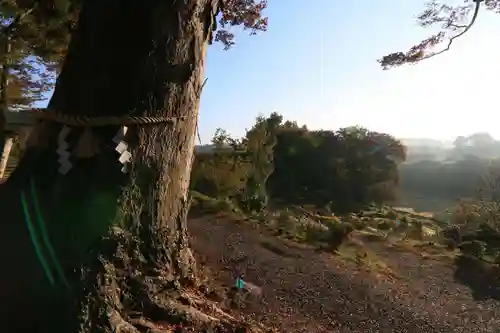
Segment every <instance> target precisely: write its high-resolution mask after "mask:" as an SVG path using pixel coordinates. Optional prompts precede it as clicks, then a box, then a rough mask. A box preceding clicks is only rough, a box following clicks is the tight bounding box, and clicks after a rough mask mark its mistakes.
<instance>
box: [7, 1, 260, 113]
mask: <svg viewBox="0 0 500 333" xmlns="http://www.w3.org/2000/svg"><path fill="white" fill-rule="evenodd" d="M218 3H219V12H218V21H217V23H218V24H217V30H216V31H215V34H214V36H213V40H214V41H216V42H220V43H222V44H223V46H224V48H225V49H229V48H230V47H231V46H232V45H234V43H235V35H234V32H233V30H232V27H233V26H240V27H242V28H243V29H244V30H248V31H249V33H250V34H256V33H257V32H258V31H265V30H266V29H267V17H264V16H263V15H262V12H263V10H264V9H265V8H266V6H267V2H266V1H256V0H244V1H240V0H220V1H219V2H218ZM81 5H82V0H5V1H2V2H0V31H1V37H0V38H2V40H3V43H5V42H6V41H7V39H9V43H10V45H11V50H10V52H9V54H8V55H7V56H6V60H7V61H8V71H9V84H8V101H7V104H8V105H9V106H10V107H11V108H23V107H30V106H32V105H33V104H34V103H36V102H38V101H41V100H43V99H44V98H45V97H44V95H43V94H44V93H46V92H48V91H50V90H51V89H53V88H54V84H55V78H56V76H57V74H58V72H59V71H60V69H61V66H62V63H63V60H64V59H65V56H66V53H67V48H68V45H69V41H70V38H71V33H72V32H73V31H74V30H75V28H76V26H77V24H78V15H79V12H80V8H81ZM2 45H3V44H2ZM2 49H3V48H2ZM96 52H99V50H96Z"/></svg>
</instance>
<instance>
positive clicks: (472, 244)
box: [459, 240, 485, 257]
mask: <svg viewBox="0 0 500 333" xmlns="http://www.w3.org/2000/svg"><path fill="white" fill-rule="evenodd" d="M459 248H460V251H462V253H464V254H468V255H471V256H475V257H481V256H482V255H483V253H484V251H485V244H484V243H483V242H480V241H477V240H472V241H466V242H463V243H462V244H460V246H459Z"/></svg>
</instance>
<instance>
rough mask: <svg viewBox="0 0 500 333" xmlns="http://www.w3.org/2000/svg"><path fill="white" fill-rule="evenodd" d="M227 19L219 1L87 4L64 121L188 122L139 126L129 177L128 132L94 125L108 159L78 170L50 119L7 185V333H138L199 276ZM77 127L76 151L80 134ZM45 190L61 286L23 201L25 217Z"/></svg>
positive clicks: (67, 73)
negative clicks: (214, 77) (214, 81)
mask: <svg viewBox="0 0 500 333" xmlns="http://www.w3.org/2000/svg"><path fill="white" fill-rule="evenodd" d="M215 12H216V4H215V1H212V0H196V1H194V0H177V1H173V0H172V1H167V0H148V1H137V0H106V1H93V0H87V1H84V4H83V8H82V11H81V14H80V21H79V27H78V29H77V31H76V32H75V33H74V35H73V38H72V40H71V43H70V46H69V52H68V55H67V57H66V60H65V63H64V66H63V69H62V72H61V74H60V76H59V78H58V80H57V84H56V90H55V93H54V96H53V98H52V100H51V101H50V105H49V107H50V108H52V109H54V110H56V111H57V112H60V113H63V114H66V115H87V116H123V115H145V116H172V117H177V116H185V117H186V119H185V120H181V121H178V122H176V123H175V124H174V125H171V124H170V125H167V124H158V125H153V126H149V127H141V126H137V127H131V128H129V131H131V132H132V133H131V135H129V136H128V138H129V139H128V141H129V143H130V145H131V153H132V156H133V159H132V162H131V163H130V165H129V170H130V171H129V172H128V173H126V174H124V173H122V172H121V167H122V165H121V164H120V163H119V162H118V153H117V152H116V151H115V150H114V148H115V147H116V143H114V142H113V141H112V138H113V136H114V135H115V133H116V132H117V131H118V127H117V126H110V127H104V128H100V129H98V130H95V131H94V133H98V136H99V139H100V140H101V145H100V150H101V153H100V154H99V155H97V157H93V158H88V159H77V158H74V157H72V161H73V165H74V166H73V168H72V169H71V170H70V171H69V172H68V173H67V174H66V175H61V174H59V173H58V171H57V169H58V166H59V165H58V162H57V158H58V156H57V154H56V149H57V135H58V133H59V131H60V130H61V128H62V125H60V124H56V123H51V124H50V128H48V130H47V132H48V144H47V146H46V147H42V148H40V147H38V148H28V149H27V150H26V152H25V154H24V156H23V158H22V160H21V162H20V164H19V166H18V168H17V170H16V171H15V172H14V173H13V174H12V176H11V177H10V179H9V180H8V181H7V183H6V184H4V185H2V186H1V187H0V198H1V200H2V201H1V203H0V205H2V213H3V212H4V211H7V212H8V213H9V214H8V216H7V218H5V217H2V218H1V219H2V222H3V229H2V237H1V239H0V260H1V261H0V262H1V263H2V277H1V278H0V279H1V282H2V290H1V291H0V307H1V309H0V310H1V312H0V313H1V314H0V316H1V317H2V318H1V322H2V326H3V327H4V328H5V327H9V329H10V331H8V332H14V331H15V332H23V331H26V332H35V331H36V332H44V330H43V329H42V327H43V326H40V325H45V324H47V323H48V322H49V323H50V322H51V323H52V327H51V330H50V331H51V332H59V331H61V332H65V333H69V332H75V331H80V332H108V331H112V330H114V331H116V332H135V329H136V328H135V327H134V326H131V325H129V324H130V323H131V322H132V319H131V317H130V316H129V314H130V313H131V312H133V311H137V312H141V313H143V314H144V316H146V317H148V318H149V319H151V320H155V319H158V318H154V317H158V316H159V313H160V312H161V311H160V309H163V310H165V304H163V305H161V304H160V303H161V302H160V301H158V299H156V298H155V295H154V294H155V293H156V294H159V293H160V292H161V290H159V288H167V289H169V288H170V290H171V289H172V288H175V287H176V286H177V288H178V286H179V285H186V283H187V282H191V283H192V282H193V281H195V279H196V271H195V267H194V259H193V256H192V254H191V251H190V248H189V244H188V237H187V230H186V214H187V210H188V199H187V190H188V184H189V177H190V171H191V162H192V157H193V149H194V138H195V135H194V134H195V131H196V123H197V115H198V106H199V94H200V90H201V88H202V76H203V65H204V58H205V48H206V45H207V42H208V40H209V38H210V34H211V29H212V26H213V24H212V22H213V20H214V14H215ZM72 133H73V134H70V136H69V139H68V141H69V143H70V149H69V150H70V151H71V150H72V149H73V148H74V146H75V142H76V140H77V139H78V137H79V136H80V134H81V130H79V129H72ZM130 138H131V139H130ZM34 186H36V188H35V189H34V192H35V193H36V198H37V201H39V204H40V206H41V211H42V215H43V217H44V221H45V224H46V226H47V231H48V234H49V238H50V240H51V243H52V245H53V247H54V248H55V253H56V255H57V258H58V262H59V263H60V264H61V266H62V268H63V271H64V275H58V274H57V270H56V269H55V268H56V265H55V264H52V265H51V267H52V272H54V273H53V274H54V276H55V278H54V279H55V281H56V282H55V284H56V286H55V287H52V286H51V285H50V283H49V281H48V279H47V278H46V274H45V273H44V270H43V269H42V266H41V264H40V262H39V259H38V257H37V255H36V252H35V250H34V246H33V244H32V241H31V240H30V233H29V231H28V228H27V227H26V222H25V221H26V218H25V214H24V213H23V206H22V203H21V199H20V198H21V197H23V193H24V196H25V197H28V201H29V202H28V208H27V210H28V211H31V212H33V211H36V201H35V199H34V198H31V197H30V193H31V192H30V191H31V190H32V189H33V188H34ZM32 215H36V214H32ZM33 223H34V222H33ZM39 234H41V232H39ZM43 251H45V254H47V253H48V252H49V251H48V250H47V247H46V248H45V250H43ZM46 257H50V256H49V255H47V256H46ZM82 267H83V268H82ZM63 277H65V278H66V280H67V281H68V282H69V286H70V288H69V289H65V288H66V287H65V284H64V278H63ZM67 290H69V291H67ZM49 302H51V303H50V304H49ZM68 302H71V303H68ZM73 303H78V304H77V306H76V309H77V310H78V313H75V312H72V310H73V309H74V307H71V306H68V304H73ZM57 306H59V307H57ZM64 310H67V311H66V312H64ZM70 310H71V311H70ZM19 311H24V314H20V312H19ZM168 311H169V310H165V311H163V312H164V313H163V315H165V314H166V312H168ZM41 313H43V315H44V316H45V319H44V320H43V321H40V320H41V319H40V317H42V315H40V314H41ZM14 316H15V317H14ZM65 316H66V317H65ZM9 317H10V321H9V320H8V319H9ZM57 318H60V320H59V321H58V322H57V324H56V323H55V320H56V319H57ZM76 318H79V319H80V324H79V325H80V326H78V327H76V326H75V322H76V321H75V320H74V319H76ZM39 319H40V320H39ZM165 319H166V318H165ZM127 322H128V323H127ZM5 323H8V326H6V324H5ZM63 324H65V325H66V324H67V325H66V326H65V325H63ZM34 325H37V326H34ZM14 327H15V328H14ZM35 327H36V329H35Z"/></svg>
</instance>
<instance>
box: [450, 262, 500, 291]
mask: <svg viewBox="0 0 500 333" xmlns="http://www.w3.org/2000/svg"><path fill="white" fill-rule="evenodd" d="M455 265H456V269H455V273H454V278H455V280H456V281H457V282H459V283H461V284H463V285H465V286H467V287H469V288H470V289H471V291H472V293H473V294H472V295H473V297H474V299H475V300H486V299H493V300H496V301H500V269H499V268H498V267H496V266H493V265H491V264H489V263H486V262H484V261H482V260H479V259H477V258H473V257H468V256H458V257H457V258H456V259H455Z"/></svg>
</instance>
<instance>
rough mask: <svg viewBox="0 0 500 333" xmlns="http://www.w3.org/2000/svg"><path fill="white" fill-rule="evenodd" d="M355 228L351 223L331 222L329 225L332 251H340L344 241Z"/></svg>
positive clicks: (329, 243)
mask: <svg viewBox="0 0 500 333" xmlns="http://www.w3.org/2000/svg"><path fill="white" fill-rule="evenodd" d="M353 230H354V227H353V225H352V224H351V223H346V222H343V223H331V224H329V225H328V236H327V242H328V246H329V248H330V249H331V250H332V251H338V249H339V248H340V246H341V245H342V243H343V242H344V241H346V240H347V239H348V237H349V235H350V234H351V232H352V231H353Z"/></svg>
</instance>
